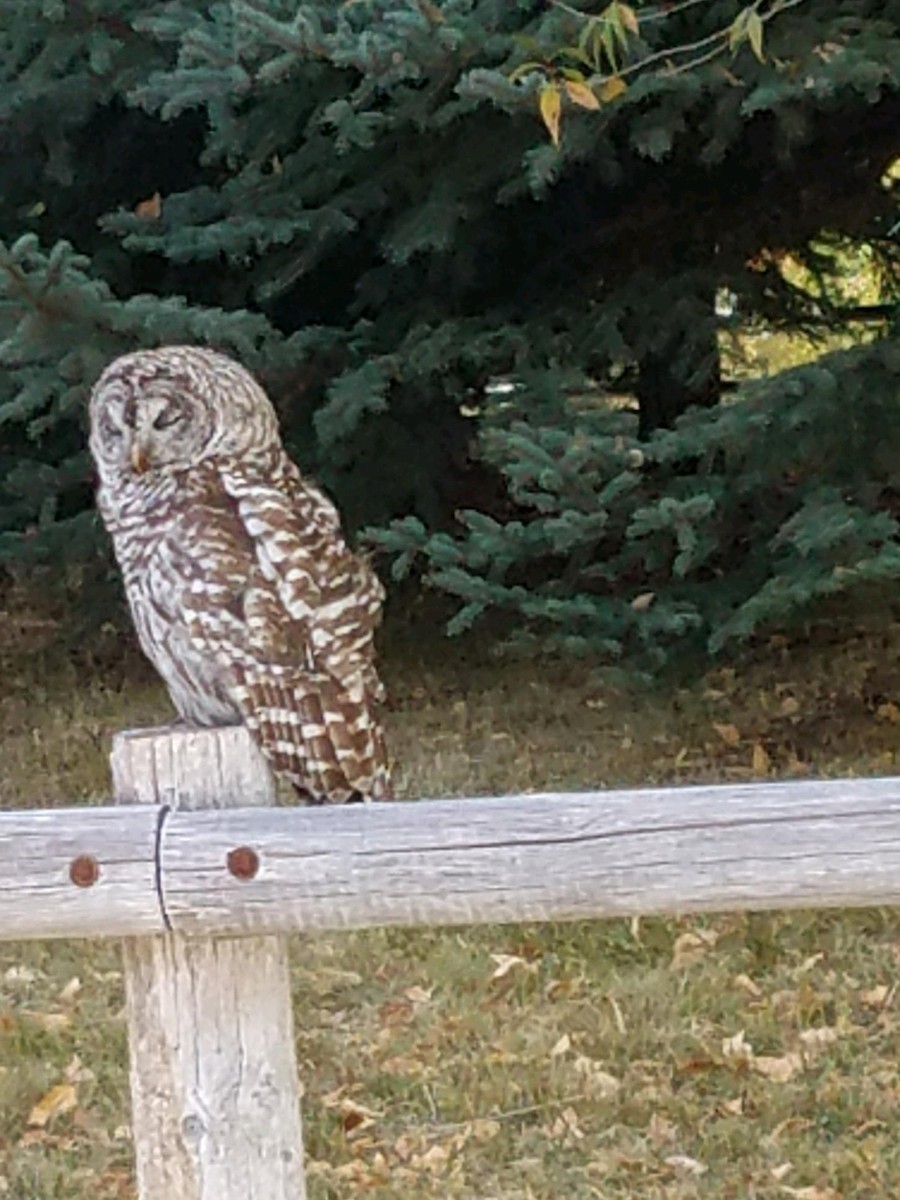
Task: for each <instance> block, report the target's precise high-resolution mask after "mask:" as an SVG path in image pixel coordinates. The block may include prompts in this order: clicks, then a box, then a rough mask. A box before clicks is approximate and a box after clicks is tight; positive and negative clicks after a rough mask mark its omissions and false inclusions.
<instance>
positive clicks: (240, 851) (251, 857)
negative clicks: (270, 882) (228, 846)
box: [228, 846, 259, 879]
mask: <svg viewBox="0 0 900 1200" xmlns="http://www.w3.org/2000/svg"><path fill="white" fill-rule="evenodd" d="M228 870H229V871H230V872H231V874H232V875H233V876H234V877H235V879H253V878H254V877H255V875H256V874H257V872H258V871H259V855H258V854H257V853H256V851H255V850H251V848H250V847H249V846H238V847H237V849H235V850H229V851H228Z"/></svg>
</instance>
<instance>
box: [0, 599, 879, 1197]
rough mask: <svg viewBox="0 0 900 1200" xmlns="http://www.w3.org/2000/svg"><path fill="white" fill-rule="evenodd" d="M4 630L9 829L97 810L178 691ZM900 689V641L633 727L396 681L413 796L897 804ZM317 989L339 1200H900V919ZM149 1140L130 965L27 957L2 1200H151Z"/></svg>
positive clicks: (637, 930) (341, 940) (551, 947)
mask: <svg viewBox="0 0 900 1200" xmlns="http://www.w3.org/2000/svg"><path fill="white" fill-rule="evenodd" d="M2 627H3V628H4V629H5V630H6V635H5V640H4V641H3V642H0V672H2V674H3V677H4V681H5V688H6V692H5V694H4V696H3V698H2V700H0V722H2V729H3V756H2V762H0V807H11V806H14V805H27V806H38V805H46V804H57V803H61V802H63V801H69V802H71V801H79V802H85V803H91V802H96V801H98V800H99V799H101V798H102V797H104V796H105V795H106V794H108V790H109V783H108V775H107V765H106V753H107V749H108V743H109V737H110V734H111V733H112V732H113V731H114V730H116V729H120V728H123V727H128V726H134V725H140V724H148V723H151V722H154V721H157V720H159V719H160V718H163V719H166V718H167V716H168V715H169V708H168V704H167V702H166V700H165V697H164V695H163V693H162V691H161V689H160V687H159V685H158V684H157V683H156V682H155V680H154V679H153V677H152V675H151V673H150V672H149V670H148V669H147V668H146V667H145V666H144V665H143V664H142V662H141V661H140V660H139V659H138V658H137V656H136V655H135V654H134V653H133V651H131V650H129V649H128V648H122V650H121V653H116V654H112V655H107V661H106V663H105V665H103V666H102V667H101V666H99V665H98V666H96V668H95V669H94V670H93V671H92V672H90V673H85V671H84V670H83V669H76V668H75V667H74V666H73V665H72V664H70V663H66V662H65V661H60V659H59V657H58V655H57V654H56V653H55V652H54V651H52V650H51V649H48V648H46V647H45V645H44V640H45V639H44V633H43V630H42V629H41V628H40V627H38V626H31V627H29V626H27V625H26V624H25V623H22V622H20V623H19V624H16V623H15V621H14V619H13V618H12V617H7V619H6V620H5V622H4V623H3V625H2ZM898 663H900V631H895V632H892V633H889V634H887V635H874V634H868V633H860V635H859V636H858V637H857V638H856V639H854V640H849V641H846V642H844V643H842V644H839V645H834V646H825V645H822V644H819V645H791V644H788V643H785V642H780V643H773V644H771V645H769V646H768V647H766V648H765V651H764V652H761V653H760V655H759V658H758V661H756V662H755V663H749V664H747V665H746V666H745V667H744V668H742V669H741V670H740V671H736V670H731V671H729V670H719V671H716V672H713V673H711V674H710V675H709V676H707V677H706V678H705V679H704V680H703V681H702V682H701V683H698V684H697V685H696V686H695V687H693V688H691V689H690V690H685V691H681V692H676V693H674V694H672V695H669V696H662V695H653V696H649V695H644V696H637V697H636V696H627V695H624V694H621V693H613V692H609V691H602V690H600V689H598V687H597V686H595V685H594V684H593V683H592V682H591V679H590V677H589V676H588V675H587V674H586V673H585V674H581V673H579V672H577V671H575V672H573V671H572V670H570V669H566V670H562V669H552V668H551V669H547V668H542V669H540V670H539V671H536V670H534V669H529V668H526V667H523V666H508V667H503V668H498V667H496V666H489V665H485V664H483V663H480V662H479V661H477V659H476V657H475V656H474V655H471V656H469V660H468V661H466V660H465V659H462V660H460V659H458V658H456V657H455V656H451V655H449V654H446V653H445V654H444V655H443V656H436V655H432V656H430V657H429V658H420V657H418V656H416V655H415V654H411V653H410V652H409V651H408V650H407V651H405V652H399V651H398V652H396V653H394V654H392V655H391V656H390V658H389V661H388V663H387V671H386V673H387V675H388V677H389V682H390V685H391V691H392V695H393V704H392V711H391V713H390V714H389V723H390V732H391V740H392V745H393V748H394V753H395V756H396V758H397V760H398V768H399V769H398V775H399V782H400V787H401V789H402V790H403V791H404V792H405V793H406V794H408V795H413V796H427V795H436V794H444V795H447V794H454V793H456V794H466V793H468V794H473V793H498V792H508V791H513V790H517V789H529V788H544V787H548V788H571V789H574V788H579V787H596V786H608V785H623V784H640V783H649V782H654V783H656V782H660V783H662V782H665V783H672V784H675V783H679V782H688V781H700V780H726V779H749V778H753V777H754V776H760V775H765V776H790V775H800V774H804V773H808V772H814V773H817V774H828V775H839V774H876V773H885V772H891V771H894V770H895V769H896V744H897V740H898V739H897V724H898V722H900V668H898V666H897V665H896V664H898ZM292 961H293V968H292V969H293V982H294V995H295V1001H296V1012H297V1045H298V1057H299V1061H300V1064H301V1072H302V1077H303V1082H304V1086H305V1097H304V1102H303V1104H304V1120H305V1129H306V1151H307V1169H308V1176H309V1190H310V1197H311V1200H338V1198H343V1197H350V1196H356V1195H358V1194H359V1193H367V1194H370V1195H372V1196H374V1197H379V1198H384V1200H394V1198H396V1200H400V1198H401V1197H403V1198H404V1200H405V1198H407V1197H410V1196H413V1197H415V1198H416V1200H431V1198H434V1200H438V1198H445V1197H447V1198H453V1197H460V1198H463V1197H464V1198H467V1200H551V1198H552V1200H558V1198H559V1200H561V1198H563V1197H565V1198H566V1200H581V1198H584V1200H588V1198H592V1200H593V1198H598V1200H625V1198H631V1197H637V1196H640V1197H646V1198H648V1200H682V1198H683V1200H692V1198H695V1197H696V1198H698V1200H700V1198H710V1200H712V1198H716V1200H728V1198H729V1197H734V1198H735V1200H737V1198H739V1197H740V1198H741V1200H743V1198H756V1200H764V1198H765V1200H768V1198H770V1197H771V1198H772V1200H774V1198H775V1197H779V1198H780V1197H785V1196H794V1197H799V1198H800V1200H836V1198H841V1200H864V1198H865V1200H877V1198H879V1197H885V1198H887V1197H891V1198H893V1197H895V1196H896V1195H898V1194H900V1140H898V1139H897V1137H896V1134H895V1131H894V1129H893V1125H894V1122H895V1119H896V1107H897V1102H898V1098H900V1066H898V1064H900V1035H898V1028H897V1020H896V1015H897V1013H896V1004H897V1001H896V998H895V980H896V978H897V976H898V970H900V938H898V926H897V921H896V919H895V917H894V915H893V914H892V913H888V912H876V911H863V912H855V913H794V914H791V915H789V916H788V915H783V914H772V915H763V916H752V917H744V916H726V917H721V916H719V917H716V916H710V917H708V918H704V919H691V920H682V921H660V920H641V921H636V922H624V921H615V922H592V923H579V924H571V925H556V926H546V925H545V926H517V927H490V928H482V929H461V930H446V929H432V930H427V931H424V932H409V931H399V930H383V931H375V932H366V933H359V934H346V935H341V936H329V937H316V938H312V939H305V940H303V941H302V942H301V941H299V940H298V941H297V943H296V944H295V945H294V947H293V959H292ZM55 1088H59V1089H60V1090H57V1091H55V1092H54V1091H53V1090H52V1089H55ZM54 1097H55V1098H56V1099H55V1103H54ZM42 1102H44V1104H45V1107H46V1109H48V1110H51V1109H54V1107H55V1109H56V1111H55V1113H54V1114H53V1115H50V1116H49V1119H48V1120H47V1121H46V1123H45V1124H43V1125H40V1124H36V1123H35V1120H34V1118H35V1116H37V1117H40V1116H41V1115H42V1113H41V1109H40V1105H41V1103H42ZM36 1107H37V1109H38V1111H37V1114H35V1111H34V1110H35V1108H36ZM43 1115H47V1113H46V1112H44V1113H43ZM127 1122H128V1099H127V1083H126V1077H125V1040H124V1029H123V1021H122V986H121V977H120V973H119V962H118V956H117V953H116V950H115V948H114V947H110V946H106V945H88V944H78V943H58V944H57V943H52V944H51V943H42V944H28V945H20V944H10V945H2V946H0V1197H7V1196H8V1197H11V1198H12V1200H63V1198H64V1200H88V1198H90V1200H113V1198H123V1197H129V1196H133V1195H134V1193H133V1190H132V1187H133V1185H132V1182H131V1173H130V1166H131V1153H130V1142H129V1136H128V1128H127Z"/></svg>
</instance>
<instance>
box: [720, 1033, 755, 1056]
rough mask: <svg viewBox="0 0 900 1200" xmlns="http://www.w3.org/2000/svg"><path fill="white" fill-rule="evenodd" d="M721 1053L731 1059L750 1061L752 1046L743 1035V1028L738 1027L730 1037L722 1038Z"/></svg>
mask: <svg viewBox="0 0 900 1200" xmlns="http://www.w3.org/2000/svg"><path fill="white" fill-rule="evenodd" d="M722 1054H723V1055H724V1057H725V1058H729V1059H731V1060H732V1061H739V1062H749V1061H750V1059H751V1058H752V1057H753V1047H752V1046H751V1045H750V1043H749V1042H748V1041H747V1039H746V1038H745V1037H744V1031H743V1029H739V1030H738V1031H737V1033H734V1034H732V1035H731V1037H727V1038H722Z"/></svg>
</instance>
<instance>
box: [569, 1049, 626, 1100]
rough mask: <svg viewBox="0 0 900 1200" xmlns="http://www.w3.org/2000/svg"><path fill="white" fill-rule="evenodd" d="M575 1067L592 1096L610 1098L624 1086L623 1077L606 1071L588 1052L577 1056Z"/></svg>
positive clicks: (602, 1098) (603, 1098)
mask: <svg viewBox="0 0 900 1200" xmlns="http://www.w3.org/2000/svg"><path fill="white" fill-rule="evenodd" d="M572 1065H573V1067H574V1068H575V1070H576V1071H577V1072H578V1074H579V1075H581V1076H582V1077H583V1078H584V1080H585V1085H586V1087H587V1090H588V1091H589V1092H590V1094H591V1095H592V1096H595V1097H599V1098H600V1099H601V1100H609V1099H610V1098H611V1097H612V1096H615V1094H616V1093H617V1092H618V1091H619V1089H620V1088H621V1086H622V1081H621V1079H618V1078H617V1077H616V1076H615V1075H611V1074H610V1073H609V1071H604V1070H603V1068H602V1067H601V1066H600V1064H599V1063H598V1062H596V1061H595V1060H594V1059H593V1058H588V1057H587V1055H586V1054H579V1055H577V1056H576V1058H575V1060H574V1062H573V1064H572Z"/></svg>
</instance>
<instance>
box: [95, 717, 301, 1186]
mask: <svg viewBox="0 0 900 1200" xmlns="http://www.w3.org/2000/svg"><path fill="white" fill-rule="evenodd" d="M112 773H113V782H114V785H115V794H116V800H117V802H118V803H120V804H156V805H159V806H163V805H167V806H169V807H170V808H182V809H198V808H226V807H227V808H232V807H237V806H240V807H242V808H245V807H248V806H251V805H266V804H272V803H274V787H273V783H272V779H271V776H270V774H269V771H268V768H267V767H266V765H265V763H264V761H263V760H262V758H261V756H260V755H259V753H258V752H257V750H256V748H255V746H254V745H253V743H252V742H251V740H250V737H249V735H248V734H247V732H246V730H244V729H243V728H228V729H210V730H186V729H185V730H182V729H178V728H175V729H157V730H140V731H136V732H132V733H121V734H119V735H117V737H116V738H115V740H114V743H113V752H112ZM160 814H161V818H163V817H164V810H163V809H162V808H161V809H160ZM162 853H163V855H164V853H165V848H164V841H163V845H162ZM236 865H237V866H238V867H239V866H240V864H239V863H236V862H235V861H234V860H233V861H232V863H231V870H229V864H228V863H227V862H226V861H223V862H222V863H221V872H222V878H223V880H224V881H226V882H230V883H231V884H232V885H233V886H235V887H240V886H242V885H241V883H240V881H239V878H235V875H236V874H238V875H239V874H240V870H238V871H237V872H236V871H235V867H236ZM124 971H125V990H126V1009H127V1018H128V1038H129V1052H130V1075H131V1103H132V1127H133V1134H134V1146H135V1155H136V1160H137V1181H138V1195H139V1197H140V1200H304V1197H305V1186H304V1178H303V1148H302V1139H301V1125H300V1105H299V1093H300V1088H299V1081H298V1076H297V1064H296V1052H295V1046H294V1032H293V1020H292V1015H291V1004H290V990H289V983H288V971H287V956H286V943H285V939H284V938H283V937H280V936H261V937H241V938H218V939H215V940H212V939H203V938H198V939H188V938H185V937H183V936H181V935H178V934H174V933H172V934H166V935H164V936H151V937H141V938H128V939H125V941H124Z"/></svg>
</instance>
